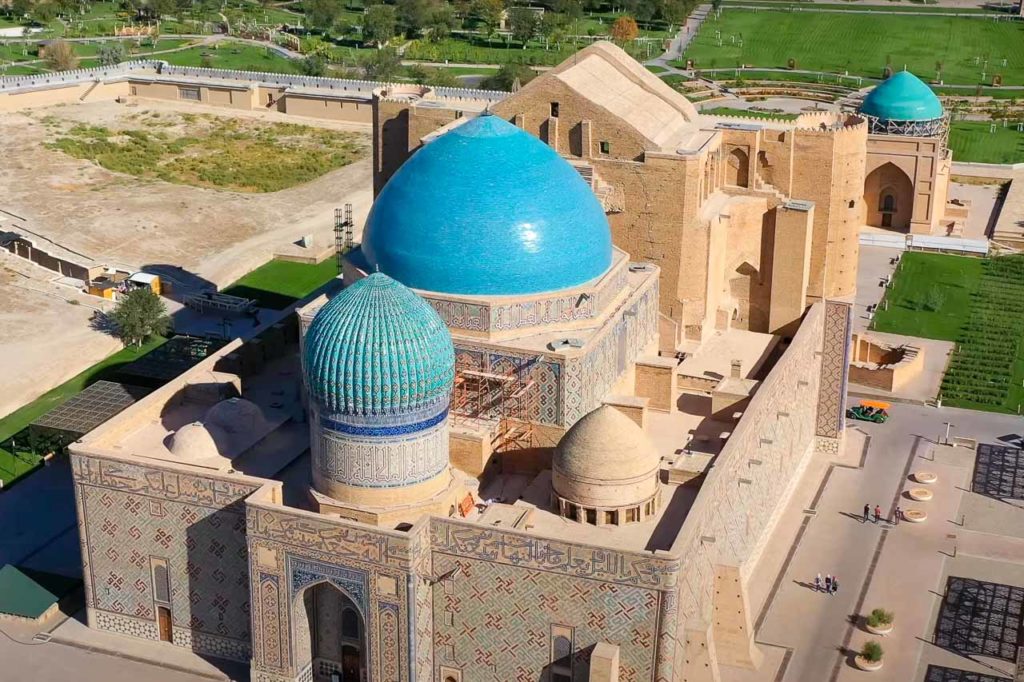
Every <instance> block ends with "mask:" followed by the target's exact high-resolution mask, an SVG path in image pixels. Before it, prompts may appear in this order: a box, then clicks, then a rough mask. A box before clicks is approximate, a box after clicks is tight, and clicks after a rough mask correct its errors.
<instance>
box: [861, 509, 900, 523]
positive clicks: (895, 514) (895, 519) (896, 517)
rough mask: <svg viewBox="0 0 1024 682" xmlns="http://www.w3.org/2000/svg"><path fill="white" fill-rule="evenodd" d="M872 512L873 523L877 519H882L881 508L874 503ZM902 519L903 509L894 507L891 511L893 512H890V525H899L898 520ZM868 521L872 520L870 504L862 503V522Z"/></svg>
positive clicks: (876, 521) (877, 520)
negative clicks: (873, 513)
mask: <svg viewBox="0 0 1024 682" xmlns="http://www.w3.org/2000/svg"><path fill="white" fill-rule="evenodd" d="M874 512H875V515H874V520H873V523H878V522H879V521H881V520H882V508H881V507H879V506H878V505H877V504H876V505H875V509H874ZM885 520H886V521H888V520H889V519H885ZM902 520H903V510H902V509H901V508H900V507H896V509H895V510H894V511H893V514H892V525H894V526H898V525H900V521H902ZM868 521H872V517H871V505H869V504H865V505H864V523H867V522H868Z"/></svg>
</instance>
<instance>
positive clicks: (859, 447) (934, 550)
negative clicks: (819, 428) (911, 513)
mask: <svg viewBox="0 0 1024 682" xmlns="http://www.w3.org/2000/svg"><path fill="white" fill-rule="evenodd" d="M891 415H892V419H891V420H890V422H889V423H888V424H884V425H878V424H859V425H858V426H857V429H858V431H852V432H851V433H850V436H849V437H848V443H847V447H846V453H845V455H844V457H843V459H842V461H840V462H839V463H838V464H835V465H831V466H829V468H828V470H827V471H826V472H825V475H824V478H823V479H820V480H821V483H820V484H819V485H814V483H815V482H816V481H817V480H819V478H818V477H820V474H821V466H822V463H820V462H819V463H817V467H818V469H817V471H815V470H814V467H812V470H811V471H809V472H808V474H807V477H806V478H805V479H804V480H805V482H806V488H805V490H804V492H803V493H802V494H801V495H798V496H797V498H798V499H794V501H793V502H792V503H791V505H790V508H789V509H787V511H786V514H785V516H784V518H783V522H782V523H783V524H784V525H785V526H787V527H788V528H789V537H791V538H792V537H794V536H795V540H791V541H789V542H788V544H785V547H786V548H788V549H786V550H785V551H787V552H788V553H787V558H786V563H785V570H784V572H783V573H782V574H781V575H780V576H779V577H778V579H777V580H776V581H775V583H774V585H773V586H768V585H766V584H765V582H766V581H767V578H761V579H760V585H753V586H752V588H751V591H752V603H753V604H760V603H762V602H763V603H765V606H764V609H763V611H761V616H760V617H759V618H758V619H757V623H756V630H757V640H758V642H759V643H761V645H762V646H764V647H765V649H766V653H769V652H772V651H777V650H778V649H777V647H781V648H782V649H784V650H786V651H787V656H785V657H783V658H784V661H783V664H782V669H781V670H778V671H776V670H764V669H762V670H761V671H759V673H758V674H757V676H747V675H744V674H741V675H738V676H734V677H731V678H730V679H729V680H728V682H734V680H738V679H743V680H748V679H750V680H752V679H758V680H762V679H763V680H776V681H777V682H783V681H788V682H798V681H802V680H815V681H820V682H836V681H840V682H841V681H843V680H854V679H861V677H860V673H858V672H857V671H856V670H855V669H854V668H853V667H852V666H851V665H850V663H851V658H852V657H851V655H850V652H851V651H855V650H859V648H860V647H861V646H862V645H863V643H864V642H865V641H867V640H868V639H872V637H871V636H870V635H868V634H867V633H866V632H865V631H864V630H863V629H862V627H861V622H860V621H859V620H857V619H856V618H854V617H855V616H861V615H863V614H865V613H867V612H870V611H871V609H873V608H877V607H883V608H886V609H888V610H892V611H895V612H896V613H897V614H898V615H897V623H898V627H897V628H896V631H895V632H894V633H893V634H892V635H890V636H889V637H887V638H886V639H885V640H883V645H884V646H885V648H886V649H887V652H888V656H887V659H886V666H885V668H884V669H883V671H882V672H881V673H876V674H875V676H874V677H873V679H876V680H879V681H882V680H892V681H893V682H896V681H899V682H905V681H907V680H913V679H919V678H918V677H917V675H916V671H917V669H918V662H919V658H920V656H921V655H922V654H923V653H924V652H926V651H930V650H931V645H930V644H928V643H927V642H928V641H929V638H930V635H931V632H930V630H929V627H930V619H931V618H932V614H933V610H934V607H935V605H936V594H939V595H941V593H942V584H943V581H944V578H943V575H944V570H945V561H946V560H947V558H948V556H947V555H948V554H951V553H952V541H951V540H950V539H949V538H948V537H947V536H948V535H950V534H958V535H961V536H966V535H968V534H965V533H964V532H963V531H962V530H960V529H959V528H958V526H956V525H955V523H954V522H955V519H956V510H957V509H958V507H959V504H960V496H961V495H962V494H963V490H962V489H963V488H964V486H965V483H966V480H967V478H968V477H969V475H970V466H969V463H970V451H967V450H956V451H953V454H951V455H948V456H947V454H946V453H944V452H940V454H939V456H937V457H933V453H932V449H933V446H932V441H931V440H930V439H931V438H934V437H937V436H938V435H939V432H940V431H941V430H942V428H943V427H942V424H943V422H944V421H946V420H953V421H955V422H956V423H957V425H958V427H959V432H960V433H961V434H962V435H971V436H972V437H976V438H978V439H979V440H985V441H990V442H991V441H993V440H994V439H995V438H996V437H998V436H1001V435H1003V434H1005V433H1010V432H1015V431H1013V429H1014V428H1017V429H1018V430H1019V420H1018V419H1016V418H1014V417H1011V416H1007V415H996V414H987V413H979V412H970V411H966V410H954V409H943V410H936V409H934V408H925V407H916V406H904V405H897V406H894V407H893V408H892V410H891ZM865 443H866V448H865V447H864V445H865ZM944 450H945V449H944ZM861 455H863V457H862V459H861ZM918 470H928V471H934V472H936V473H938V475H939V481H938V483H936V484H935V485H934V486H932V491H933V492H934V494H935V499H934V500H933V501H931V502H928V503H915V502H912V501H910V500H909V499H907V498H905V497H903V496H902V495H901V493H902V491H903V490H904V488H905V487H909V486H912V485H913V484H912V482H911V481H910V480H909V478H908V476H909V475H910V474H911V473H912V472H914V471H918ZM865 504H868V505H870V507H871V508H872V509H873V508H874V506H875V505H876V504H877V505H879V506H880V507H881V509H882V515H883V517H884V518H892V515H893V514H892V512H893V510H894V508H895V507H896V506H897V505H899V506H901V507H902V508H903V509H909V508H920V509H924V510H926V511H927V513H928V514H929V519H928V521H926V522H925V523H923V524H910V523H907V522H903V523H900V524H899V525H898V526H895V525H892V524H890V523H888V522H885V521H883V522H882V523H878V524H876V523H873V522H868V523H864V522H863V520H862V510H863V507H864V505H865ZM804 508H807V509H812V510H813V516H807V515H805V514H804V512H803V509H804ZM798 526H800V527H801V530H800V531H799V532H794V529H796V528H797V527H798ZM780 535H782V536H785V535H786V533H785V532H780ZM969 535H970V536H971V537H970V538H969V539H968V538H966V537H962V538H961V539H960V540H959V542H960V543H961V544H960V549H959V551H960V552H961V553H963V552H966V551H968V550H970V551H972V552H977V553H985V554H986V556H993V557H996V558H1000V559H1013V560H1017V559H1018V557H1022V556H1024V542H1022V541H1011V542H1009V543H1005V542H1002V539H1001V538H996V537H993V538H987V537H984V536H980V535H978V534H969ZM775 540H776V538H773V544H774V541H775ZM779 541H780V542H786V539H785V537H782V538H779ZM773 551H774V552H776V553H778V552H780V551H783V550H782V549H780V548H779V547H778V546H776V547H775V549H774V550H773ZM767 556H768V555H766V557H767ZM817 573H821V574H822V575H823V576H824V575H825V574H826V573H833V574H837V575H838V576H839V583H840V589H839V594H838V595H835V596H827V595H825V594H822V593H819V592H815V591H814V589H813V580H814V576H815V574H817ZM758 580H759V579H757V578H755V582H758ZM765 595H767V597H766V596H765ZM755 613H756V612H755ZM769 658H773V659H774V660H777V659H778V658H779V657H778V656H777V655H775V656H773V657H772V656H770V657H769ZM972 665H973V664H972V663H971V662H970V661H967V660H966V659H963V661H962V665H961V667H964V668H965V669H973V668H971V666H972Z"/></svg>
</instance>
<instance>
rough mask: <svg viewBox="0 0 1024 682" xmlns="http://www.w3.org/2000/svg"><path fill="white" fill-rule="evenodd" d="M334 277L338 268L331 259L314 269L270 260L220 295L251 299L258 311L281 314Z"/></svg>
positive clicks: (310, 266)
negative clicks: (261, 308)
mask: <svg viewBox="0 0 1024 682" xmlns="http://www.w3.org/2000/svg"><path fill="white" fill-rule="evenodd" d="M337 276H338V265H337V262H336V261H335V260H334V259H333V258H328V259H327V260H325V261H323V262H322V263H318V264H317V265H306V264H304V263H291V262H289V261H283V260H272V261H270V262H269V263H266V264H264V265H261V266H260V267H258V268H256V269H255V270H253V271H252V272H250V273H249V274H248V275H246V276H245V277H243V278H242V279H240V280H238V281H237V282H235V283H234V284H232V285H231V286H229V287H228V288H227V289H225V290H224V293H225V294H230V295H232V296H242V297H244V298H254V299H256V300H257V301H258V305H260V306H261V307H264V308H274V309H277V310H281V309H283V308H287V307H288V306H290V305H291V304H292V303H295V301H298V300H300V299H302V298H305V297H306V296H308V295H309V294H311V293H313V292H314V291H316V290H317V289H319V288H320V287H322V286H323V285H324V284H327V283H328V282H330V281H331V280H332V279H334V278H335V277H337Z"/></svg>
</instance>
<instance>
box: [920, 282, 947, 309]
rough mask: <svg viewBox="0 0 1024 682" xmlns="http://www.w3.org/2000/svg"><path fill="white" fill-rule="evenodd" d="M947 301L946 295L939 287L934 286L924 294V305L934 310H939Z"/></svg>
mask: <svg viewBox="0 0 1024 682" xmlns="http://www.w3.org/2000/svg"><path fill="white" fill-rule="evenodd" d="M945 302H946V296H945V294H943V293H942V291H941V290H940V289H939V288H938V287H932V288H931V289H929V290H928V293H926V294H925V296H924V307H925V309H927V310H930V311H932V312H937V311H938V310H939V309H940V308H942V305H943V304H944V303H945Z"/></svg>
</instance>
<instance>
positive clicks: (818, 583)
mask: <svg viewBox="0 0 1024 682" xmlns="http://www.w3.org/2000/svg"><path fill="white" fill-rule="evenodd" d="M814 591H815V592H822V591H824V592H825V593H826V594H835V593H836V592H838V591H839V576H835V575H831V574H828V573H826V574H825V580H824V581H823V580H822V579H821V573H819V574H818V575H816V576H814Z"/></svg>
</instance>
